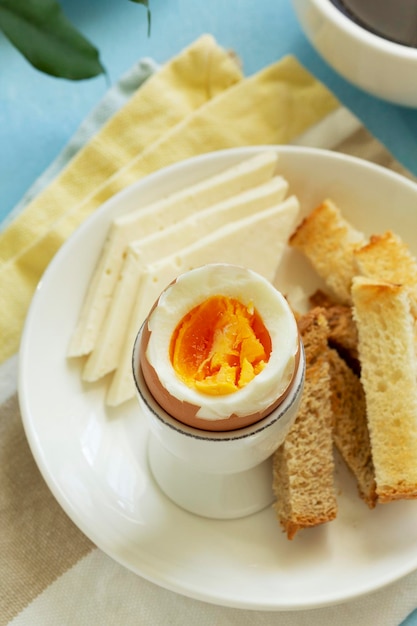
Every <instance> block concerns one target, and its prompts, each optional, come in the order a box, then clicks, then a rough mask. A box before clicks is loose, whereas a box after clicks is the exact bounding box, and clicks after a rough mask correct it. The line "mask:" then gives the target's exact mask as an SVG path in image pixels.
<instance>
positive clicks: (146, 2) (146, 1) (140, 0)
mask: <svg viewBox="0 0 417 626" xmlns="http://www.w3.org/2000/svg"><path fill="white" fill-rule="evenodd" d="M131 2H136V4H143V6H144V7H146V10H147V14H148V37H149V35H150V34H151V10H150V8H149V0H131Z"/></svg>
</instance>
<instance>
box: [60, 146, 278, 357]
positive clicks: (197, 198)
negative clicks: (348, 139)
mask: <svg viewBox="0 0 417 626" xmlns="http://www.w3.org/2000/svg"><path fill="white" fill-rule="evenodd" d="M277 158H278V157H277V153H276V152H275V151H274V150H272V149H271V150H266V151H265V152H262V153H260V154H257V155H256V156H254V157H251V158H248V159H245V160H244V161H243V162H241V163H238V164H237V165H235V166H233V167H230V168H228V169H226V170H224V171H223V172H221V173H220V174H216V175H214V176H211V177H209V178H206V179H204V180H202V181H200V182H198V183H196V184H194V185H191V186H189V187H186V188H182V189H180V190H179V191H177V192H174V193H172V194H170V195H169V196H167V197H165V198H163V199H161V200H159V201H157V202H154V203H152V204H150V205H147V206H146V207H141V208H140V209H138V210H137V211H133V212H131V213H128V214H127V215H125V216H123V217H121V218H118V219H116V220H114V222H113V223H112V225H111V227H110V230H109V233H108V235H107V239H106V241H105V244H104V246H103V249H102V253H101V255H100V258H99V260H98V263H97V266H96V268H95V270H94V272H93V276H92V279H91V281H90V284H89V287H88V290H87V293H86V297H85V299H84V302H83V305H82V308H81V312H80V316H79V319H78V323H77V326H76V328H75V330H74V333H73V335H72V338H71V341H70V345H69V349H68V356H70V357H75V356H82V355H85V354H89V353H90V352H91V350H93V348H94V346H95V345H96V341H97V337H98V334H99V331H100V328H101V324H102V322H103V319H104V317H105V315H106V312H107V307H108V304H109V302H110V298H111V296H112V294H113V291H114V288H115V285H116V283H117V279H118V276H119V272H120V269H121V266H122V262H123V254H124V251H125V248H126V246H127V245H128V244H129V243H130V242H132V241H134V240H136V239H139V238H141V237H144V236H146V235H148V234H150V233H152V232H154V231H155V230H158V229H163V228H166V227H168V226H169V225H170V224H173V223H176V222H178V221H180V220H182V219H184V218H185V217H186V216H187V215H190V214H192V213H194V212H195V211H199V210H201V209H204V208H206V207H208V206H210V205H212V204H214V203H216V202H219V201H220V200H223V199H225V198H229V197H231V196H234V195H236V194H238V193H241V192H242V191H244V190H246V189H250V188H251V187H255V186H256V185H259V184H261V183H263V182H265V181H267V180H269V179H270V178H272V176H273V175H274V172H275V168H276V163H277Z"/></svg>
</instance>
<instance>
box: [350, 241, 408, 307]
mask: <svg viewBox="0 0 417 626" xmlns="http://www.w3.org/2000/svg"><path fill="white" fill-rule="evenodd" d="M353 254H354V258H355V261H356V264H357V267H358V270H359V272H360V273H361V274H362V275H363V276H367V277H368V278H374V279H377V280H383V281H387V282H390V283H398V284H402V285H407V288H408V289H409V290H410V294H411V297H412V307H413V313H414V315H415V316H417V259H416V258H415V257H414V256H413V255H412V254H411V251H410V250H409V248H408V246H407V245H406V244H405V243H404V241H403V240H402V239H401V237H399V236H398V235H396V234H395V233H393V232H392V231H387V232H385V233H384V234H382V235H372V237H371V238H370V240H369V243H368V244H366V245H365V246H362V247H361V248H359V249H357V250H354V253H353Z"/></svg>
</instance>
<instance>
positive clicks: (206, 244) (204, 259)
mask: <svg viewBox="0 0 417 626" xmlns="http://www.w3.org/2000/svg"><path fill="white" fill-rule="evenodd" d="M298 215H299V202H298V200H297V198H296V197H295V196H291V197H290V198H288V199H287V200H285V201H284V202H282V203H281V204H279V205H277V206H274V207H272V208H268V209H265V210H263V211H260V212H258V213H255V214H254V215H250V216H248V217H245V218H242V219H240V220H238V221H236V222H232V223H229V224H227V225H225V226H223V227H221V228H219V229H217V230H216V231H214V232H213V233H210V234H209V235H207V236H206V237H204V238H203V239H201V240H199V241H197V242H194V243H193V244H191V245H190V246H188V247H186V248H184V249H183V250H182V251H181V252H178V253H176V254H171V255H169V256H166V257H164V258H162V259H160V260H159V261H157V262H155V263H152V264H150V265H147V266H146V267H145V268H143V271H142V276H141V280H140V283H139V291H138V293H137V294H136V298H135V307H134V309H133V311H132V315H131V318H130V321H129V326H128V329H127V332H126V336H125V340H124V344H123V348H122V351H121V355H120V362H119V365H118V368H117V370H116V371H115V372H114V374H113V378H112V381H111V384H110V387H109V389H108V393H107V397H106V403H107V404H108V405H109V406H117V405H120V404H122V403H123V402H125V401H126V400H129V399H131V398H132V397H133V396H134V383H133V376H132V371H131V370H132V365H131V359H132V349H133V343H134V340H135V337H136V335H137V333H138V331H139V329H140V326H141V325H142V323H143V322H144V320H145V319H146V316H147V315H148V313H149V310H150V308H151V307H152V305H153V304H154V302H155V301H156V300H157V298H158V297H159V294H160V293H161V292H162V291H163V289H164V288H165V287H166V286H167V285H168V284H169V283H170V282H171V281H172V280H174V279H175V278H176V277H177V276H178V275H179V274H182V273H183V272H186V271H189V270H191V269H193V268H195V267H199V266H201V265H205V264H207V263H233V264H236V265H243V266H245V267H248V268H250V269H252V270H254V271H255V272H258V273H259V274H261V275H262V276H264V277H265V278H266V279H267V280H269V281H271V282H272V281H273V280H274V277H275V272H276V269H277V266H278V264H279V262H280V260H281V257H282V254H283V251H284V248H285V246H286V243H287V241H288V238H289V236H290V234H291V233H292V232H293V230H294V227H295V224H296V221H297V218H298Z"/></svg>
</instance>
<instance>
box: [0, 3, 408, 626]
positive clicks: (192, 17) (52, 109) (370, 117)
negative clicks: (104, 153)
mask: <svg viewBox="0 0 417 626" xmlns="http://www.w3.org/2000/svg"><path fill="white" fill-rule="evenodd" d="M61 6H62V8H63V10H64V11H65V13H66V14H67V16H68V17H69V18H70V19H71V20H72V21H73V22H74V23H75V24H76V25H77V27H78V28H79V29H80V30H81V31H82V32H83V33H84V34H85V35H86V36H87V37H88V38H89V39H90V41H92V42H94V44H95V45H96V46H97V47H98V48H99V50H100V52H101V58H102V62H103V64H104V65H105V66H106V68H107V70H108V76H109V81H110V83H114V82H115V81H117V79H118V78H119V77H120V76H121V75H122V74H123V73H124V72H126V71H127V70H128V69H129V68H130V67H131V66H132V65H133V64H134V63H135V62H136V61H137V60H138V59H139V58H141V57H146V56H147V57H152V58H153V59H155V60H156V61H157V62H159V63H164V62H165V61H167V60H168V59H169V58H170V57H172V56H173V55H175V54H177V53H178V52H179V51H180V50H181V49H182V48H184V47H186V46H188V45H189V44H190V43H191V42H192V41H193V40H195V39H196V38H197V37H199V36H200V35H201V34H203V33H211V34H213V35H214V37H215V38H216V39H217V41H218V42H219V43H220V44H221V45H223V46H224V47H226V48H231V49H233V50H235V51H236V53H237V54H238V55H239V57H240V58H241V60H242V64H243V69H244V72H245V74H247V75H249V74H253V73H254V72H256V71H258V70H260V69H261V68H262V67H264V66H266V65H268V64H270V63H273V62H274V61H276V60H277V59H279V58H280V57H281V56H283V55H284V54H287V53H293V54H295V55H296V56H297V58H298V59H299V61H300V62H301V63H303V65H304V66H305V67H306V68H307V69H308V70H310V71H311V72H312V73H313V74H314V75H315V76H316V77H317V78H318V79H320V80H321V81H322V82H323V83H324V84H325V85H327V86H328V87H329V88H330V89H331V90H332V91H333V93H334V94H335V95H336V96H337V97H338V98H339V99H340V101H341V102H342V103H343V104H344V105H345V106H347V107H348V108H350V110H351V111H352V112H353V113H355V114H356V115H357V116H358V118H359V119H360V120H362V122H363V123H364V124H365V125H366V126H367V128H368V129H369V130H370V132H372V133H373V135H374V136H376V137H377V138H378V139H379V140H380V141H381V142H382V143H384V144H385V146H386V147H387V148H388V149H389V150H390V151H391V153H392V154H393V155H394V156H395V157H396V158H397V160H398V161H400V162H401V163H402V164H403V165H404V166H405V167H407V168H408V169H409V170H410V171H412V172H413V173H414V174H415V175H417V109H409V108H405V107H400V106H395V105H392V104H389V103H386V102H383V101H381V100H379V99H377V98H374V97H372V96H370V95H367V94H366V93H364V92H362V91H360V90H359V89H357V88H355V87H353V86H352V85H350V84H349V83H347V82H346V81H345V80H344V79H342V78H341V77H340V76H338V75H337V74H336V73H335V72H334V71H333V70H332V69H331V68H330V67H329V66H328V65H327V64H326V63H325V62H324V61H323V60H322V59H321V58H320V56H319V55H318V54H317V53H316V52H315V51H314V49H313V48H312V47H311V45H310V44H309V42H308V41H307V39H306V37H305V36H304V34H303V32H302V31H301V29H300V27H299V25H298V23H297V20H296V17H295V14H294V11H293V8H292V5H291V0H258V1H257V2H251V1H250V0H227V1H225V0H210V2H203V0H169V1H168V0H150V7H151V11H152V29H151V35H150V37H148V35H147V20H146V10H145V9H144V7H143V6H141V5H138V4H135V3H133V2H130V1H129V0H61ZM0 58H1V69H0V222H1V221H2V219H3V218H4V217H5V216H6V215H7V214H8V213H9V212H10V211H11V210H12V208H13V207H14V205H15V204H16V203H17V202H18V201H19V200H20V199H21V197H22V196H23V194H24V193H25V191H26V190H27V189H28V188H29V187H30V185H31V184H32V183H33V182H34V181H35V180H36V178H37V177H38V176H39V175H40V174H41V173H42V171H43V170H44V169H45V168H46V167H47V166H48V165H49V164H50V163H51V161H53V159H54V158H55V157H56V156H57V154H58V153H59V152H60V150H61V149H62V148H63V147H64V146H65V144H66V143H67V141H68V140H69V139H70V137H71V136H72V134H73V133H74V132H75V131H76V129H77V128H78V126H79V124H80V123H81V122H82V120H83V119H84V117H85V116H86V115H87V114H88V113H89V112H90V111H91V110H92V108H93V107H94V106H95V104H96V103H97V102H98V101H99V99H100V98H101V97H102V96H103V95H104V93H105V92H106V90H107V89H108V86H109V82H108V81H107V80H106V78H104V77H103V76H100V77H97V78H94V79H90V80H85V81H80V82H72V81H66V80H61V79H57V78H52V77H50V76H46V75H44V74H42V73H41V72H38V71H37V70H35V69H33V68H32V67H31V66H30V65H29V64H28V63H27V61H26V60H25V59H24V58H23V57H22V56H21V55H20V54H19V53H18V52H17V51H16V50H15V49H14V48H13V47H12V45H11V44H10V43H9V42H8V40H7V39H6V38H5V37H4V36H3V35H2V34H1V33H0ZM405 624H406V625H407V626H412V625H414V624H416V625H417V615H416V616H411V617H410V618H408V620H407V621H406V622H405Z"/></svg>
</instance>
